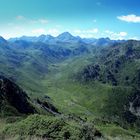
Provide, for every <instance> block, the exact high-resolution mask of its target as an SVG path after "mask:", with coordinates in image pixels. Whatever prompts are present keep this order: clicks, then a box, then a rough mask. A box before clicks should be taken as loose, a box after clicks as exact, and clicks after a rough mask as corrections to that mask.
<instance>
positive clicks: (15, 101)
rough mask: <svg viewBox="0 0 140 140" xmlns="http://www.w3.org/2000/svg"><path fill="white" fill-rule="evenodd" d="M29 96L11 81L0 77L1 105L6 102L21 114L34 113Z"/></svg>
mask: <svg viewBox="0 0 140 140" xmlns="http://www.w3.org/2000/svg"><path fill="white" fill-rule="evenodd" d="M29 100H30V99H29V97H28V96H27V94H26V93H25V92H24V91H23V90H22V89H21V88H20V87H19V86H17V85H16V84H15V83H13V82H12V81H10V80H9V79H7V78H5V77H3V76H0V104H1V103H2V102H4V105H5V104H9V105H10V106H12V107H13V108H15V109H16V110H17V111H18V112H19V113H23V114H29V113H34V112H35V109H34V108H33V107H32V106H31V105H30V103H29ZM0 109H1V108H0Z"/></svg>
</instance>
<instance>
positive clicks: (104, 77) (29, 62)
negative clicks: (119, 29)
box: [0, 32, 140, 140]
mask: <svg viewBox="0 0 140 140" xmlns="http://www.w3.org/2000/svg"><path fill="white" fill-rule="evenodd" d="M0 54H1V55H0V75H1V76H0V104H1V108H0V109H1V110H0V111H1V116H2V117H7V118H8V119H10V121H11V122H10V125H9V124H8V123H7V122H5V123H3V125H2V129H1V131H0V136H2V137H3V134H5V136H6V137H7V136H9V134H10V135H11V136H12V137H14V136H15V135H18V137H19V138H24V136H27V137H28V136H31V135H32V136H39V137H42V138H43V137H44V138H48V139H56V138H57V137H56V136H57V134H59V136H60V139H72V138H73V139H79V140H80V139H84V140H88V139H95V138H96V137H97V138H101V137H102V139H108V138H110V137H111V138H112V139H114V138H115V137H118V138H120V139H133V138H135V139H136V140H137V139H139V138H140V135H139V133H140V130H139V126H140V125H139V124H140V111H139V108H140V41H137V40H111V39H109V38H100V39H94V38H93V39H92V38H90V39H88V38H80V37H75V36H72V35H71V34H70V33H68V32H65V33H62V34H60V35H59V36H57V37H53V36H50V35H41V36H39V37H28V36H22V37H20V38H11V39H9V40H5V39H4V38H3V37H0ZM5 106H6V109H5V108H4V107H5ZM21 106H23V107H22V108H21ZM3 108H4V109H3ZM22 109H23V110H22ZM24 109H25V110H24ZM29 114H32V115H31V116H30V115H29ZM33 114H37V115H33ZM25 116H26V117H25ZM11 117H12V118H16V117H19V121H15V119H13V120H11ZM41 120H43V121H44V122H45V123H43V121H41ZM35 122H36V123H35ZM49 122H51V123H49ZM24 124H28V125H26V126H25V125H24ZM13 126H14V128H15V129H13ZM23 126H24V127H25V128H26V129H25V130H24V135H23V136H21V135H20V133H21V132H22V131H21V130H22V127H23ZM33 126H36V127H37V126H39V130H38V129H36V128H35V127H33ZM45 126H47V127H45ZM80 126H82V127H80ZM48 128H50V129H48ZM57 128H60V129H57ZM95 128H96V129H95ZM29 129H30V130H31V131H30V130H29ZM97 129H98V130H97ZM66 130H67V131H66ZM87 130H88V131H87ZM50 131H51V132H50ZM33 132H34V133H33ZM73 132H75V133H76V134H75V133H73ZM90 132H91V133H90ZM53 136H54V137H53Z"/></svg>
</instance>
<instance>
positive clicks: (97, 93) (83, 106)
mask: <svg viewBox="0 0 140 140" xmlns="http://www.w3.org/2000/svg"><path fill="white" fill-rule="evenodd" d="M89 60H90V58H89V56H86V57H82V58H75V60H73V59H71V60H70V59H69V60H66V61H64V62H63V63H60V64H55V65H54V64H53V65H50V66H49V70H50V72H49V73H48V74H47V75H46V77H45V78H44V79H43V80H38V83H37V86H34V82H33V83H32V82H30V86H29V87H30V88H28V87H27V86H25V87H24V85H25V83H22V81H21V86H23V87H24V88H25V89H26V90H27V91H28V92H29V93H31V92H32V95H33V96H34V97H36V96H45V95H48V96H49V97H51V99H52V101H53V103H54V105H55V106H56V107H57V108H58V109H59V110H60V111H61V112H63V113H64V114H70V113H73V114H76V115H80V116H81V117H82V118H88V119H89V120H93V118H94V119H96V118H98V117H101V116H102V115H104V113H105V112H103V110H102V108H103V107H104V105H105V103H106V100H107V99H108V96H109V94H110V93H111V91H112V86H110V85H107V84H100V83H98V82H90V83H88V84H86V85H83V84H82V83H78V82H76V81H73V79H71V78H70V77H72V76H73V74H74V73H76V72H77V71H79V70H80V69H81V68H82V67H84V65H87V64H89V63H90V61H89ZM26 74H27V73H26ZM29 75H30V74H29ZM32 89H33V90H32ZM120 96H121V95H120ZM122 102H123V101H122ZM113 106H115V104H113ZM97 128H98V129H99V130H101V131H102V132H103V133H104V134H105V135H107V136H110V137H116V136H119V135H120V136H119V137H120V139H121V138H122V139H123V138H124V137H125V138H126V137H127V139H131V138H132V137H133V136H137V137H139V135H138V134H136V133H135V132H134V131H132V130H125V129H123V128H121V127H119V126H116V125H114V124H110V125H108V126H106V125H104V124H102V123H101V124H100V125H97ZM114 133H115V134H116V135H115V134H114ZM113 134H114V135H113ZM110 139H111V138H110ZM136 139H138V138H136Z"/></svg>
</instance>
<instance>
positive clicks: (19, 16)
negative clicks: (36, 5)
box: [16, 15, 26, 20]
mask: <svg viewBox="0 0 140 140" xmlns="http://www.w3.org/2000/svg"><path fill="white" fill-rule="evenodd" d="M16 19H17V20H23V19H26V18H25V17H24V16H22V15H18V16H16Z"/></svg>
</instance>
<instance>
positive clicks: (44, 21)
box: [16, 15, 49, 24]
mask: <svg viewBox="0 0 140 140" xmlns="http://www.w3.org/2000/svg"><path fill="white" fill-rule="evenodd" d="M16 19H17V20H18V21H21V20H22V22H23V21H24V22H26V23H33V24H35V23H40V24H47V23H48V22H49V20H47V19H45V18H41V19H29V18H26V17H24V16H22V15H18V16H16Z"/></svg>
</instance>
